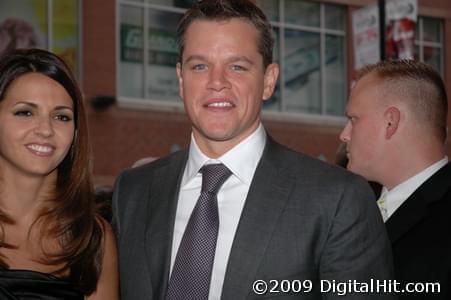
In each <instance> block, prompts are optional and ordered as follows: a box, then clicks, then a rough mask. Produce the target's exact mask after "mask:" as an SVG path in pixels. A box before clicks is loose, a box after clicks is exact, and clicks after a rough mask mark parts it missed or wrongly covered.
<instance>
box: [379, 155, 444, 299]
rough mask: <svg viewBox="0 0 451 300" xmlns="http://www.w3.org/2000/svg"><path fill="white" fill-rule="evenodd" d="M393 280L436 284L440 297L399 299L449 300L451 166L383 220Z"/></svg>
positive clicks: (438, 173)
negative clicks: (437, 284) (392, 262)
mask: <svg viewBox="0 0 451 300" xmlns="http://www.w3.org/2000/svg"><path fill="white" fill-rule="evenodd" d="M386 226H387V231H388V235H389V237H390V240H391V242H392V246H393V260H394V265H395V278H396V279H397V280H402V281H403V282H440V283H441V293H440V294H430V293H429V294H426V293H421V294H404V295H403V296H401V295H400V299H451V163H448V164H447V165H446V166H444V167H443V168H441V169H440V170H439V171H437V173H435V174H434V175H432V176H431V177H430V178H429V179H428V180H427V181H425V182H424V183H423V184H422V185H421V186H420V187H419V188H418V189H417V190H416V191H415V192H414V193H413V194H412V195H411V196H410V197H409V198H408V199H407V200H406V201H405V202H404V203H403V204H402V205H401V206H400V207H399V208H398V209H397V210H396V211H395V213H394V214H393V215H392V216H391V217H390V218H389V219H388V220H387V222H386Z"/></svg>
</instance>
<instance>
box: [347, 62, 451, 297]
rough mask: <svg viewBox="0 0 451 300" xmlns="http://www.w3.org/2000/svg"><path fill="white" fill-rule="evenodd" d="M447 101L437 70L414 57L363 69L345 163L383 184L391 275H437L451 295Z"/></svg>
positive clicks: (443, 293) (422, 278)
mask: <svg viewBox="0 0 451 300" xmlns="http://www.w3.org/2000/svg"><path fill="white" fill-rule="evenodd" d="M447 112H448V102H447V95H446V90H445V86H444V84H443V81H442V79H441V77H440V75H439V74H438V73H437V72H435V71H434V70H433V69H432V68H431V67H430V66H428V65H426V64H423V63H420V62H416V61H407V60H403V61H388V62H387V61H386V62H380V63H378V64H374V65H370V66H368V67H366V68H364V69H363V70H362V72H361V73H360V76H359V79H358V81H357V83H356V85H355V86H354V88H353V89H352V91H351V95H350V98H349V102H348V105H347V108H346V114H347V117H348V119H349V120H348V123H347V124H346V127H345V128H344V129H343V131H342V133H341V135H340V139H341V140H342V141H344V142H345V143H346V149H347V155H348V159H349V162H348V165H347V168H348V169H349V170H351V171H353V172H355V173H357V174H360V175H362V176H364V177H366V178H367V179H368V180H371V181H376V182H378V183H380V184H382V185H383V189H382V194H381V197H380V199H379V200H378V205H379V207H380V211H381V214H382V217H383V219H384V221H385V225H386V228H387V232H388V235H389V238H390V240H391V243H392V248H393V260H394V266H395V279H397V280H399V281H401V282H403V283H408V282H414V283H439V284H440V292H439V293H438V290H437V288H438V284H435V285H434V288H435V293H431V290H432V288H431V286H430V287H429V293H425V292H423V293H404V294H400V295H399V296H400V299H450V298H451V290H450V289H451V217H450V216H451V164H450V163H449V162H448V158H447V156H446V155H445V140H446V136H447Z"/></svg>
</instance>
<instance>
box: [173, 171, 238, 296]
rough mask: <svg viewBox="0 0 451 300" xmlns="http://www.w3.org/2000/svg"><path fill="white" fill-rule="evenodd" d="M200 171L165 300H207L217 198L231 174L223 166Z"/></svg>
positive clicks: (213, 247)
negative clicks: (196, 194)
mask: <svg viewBox="0 0 451 300" xmlns="http://www.w3.org/2000/svg"><path fill="white" fill-rule="evenodd" d="M200 172H201V173H202V189H201V192H200V196H199V199H198V200H197V203H196V206H195V207H194V209H193V212H192V213H191V217H190V218H189V221H188V224H187V225H186V229H185V233H184V234H183V237H182V241H181V242H180V246H179V249H178V252H177V256H176V258H175V262H174V267H173V268H172V274H171V278H170V280H169V286H168V294H167V299H168V300H182V299H183V300H191V299H192V300H202V299H205V300H206V299H208V293H209V290H210V279H211V270H212V268H213V261H214V258H215V251H216V241H217V239H218V229H219V216H218V199H217V197H216V195H217V194H218V191H219V189H220V188H221V186H222V185H223V184H224V182H225V181H226V180H227V178H229V177H230V175H231V174H232V172H230V170H229V169H227V167H226V166H224V165H223V164H214V165H205V166H203V167H202V169H200Z"/></svg>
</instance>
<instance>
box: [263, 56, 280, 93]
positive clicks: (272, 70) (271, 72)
mask: <svg viewBox="0 0 451 300" xmlns="http://www.w3.org/2000/svg"><path fill="white" fill-rule="evenodd" d="M264 76H265V77H264V83H263V100H268V99H269V98H270V97H271V95H272V93H273V92H274V89H275V87H276V84H277V77H279V65H278V64H275V63H273V64H270V65H269V66H267V67H266V70H265V75H264Z"/></svg>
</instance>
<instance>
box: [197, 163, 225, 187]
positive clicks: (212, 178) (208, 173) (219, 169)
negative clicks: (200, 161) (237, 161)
mask: <svg viewBox="0 0 451 300" xmlns="http://www.w3.org/2000/svg"><path fill="white" fill-rule="evenodd" d="M200 172H201V173H202V192H209V193H213V194H216V193H218V191H219V189H220V188H221V186H222V185H223V184H224V182H225V181H226V180H227V178H229V177H230V175H232V172H231V171H230V170H229V169H228V168H227V167H226V166H224V165H223V164H212V165H205V166H203V167H202V168H201V169H200Z"/></svg>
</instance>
